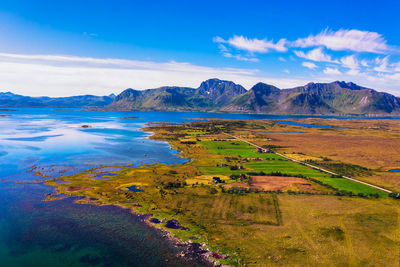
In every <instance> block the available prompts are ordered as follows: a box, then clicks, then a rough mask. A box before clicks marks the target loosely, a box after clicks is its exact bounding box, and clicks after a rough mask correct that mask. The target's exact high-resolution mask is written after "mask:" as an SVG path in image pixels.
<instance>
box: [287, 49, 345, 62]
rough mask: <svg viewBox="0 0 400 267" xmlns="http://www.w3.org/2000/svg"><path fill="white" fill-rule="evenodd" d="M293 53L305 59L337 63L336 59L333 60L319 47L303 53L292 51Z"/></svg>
mask: <svg viewBox="0 0 400 267" xmlns="http://www.w3.org/2000/svg"><path fill="white" fill-rule="evenodd" d="M294 53H295V54H296V56H298V57H301V58H304V59H307V60H312V61H317V62H330V63H338V61H337V60H333V59H332V57H331V56H330V55H328V54H325V53H324V52H323V50H322V48H321V47H319V48H315V49H313V50H311V51H309V52H308V53H304V51H294Z"/></svg>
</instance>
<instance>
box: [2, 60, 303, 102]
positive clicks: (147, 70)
mask: <svg viewBox="0 0 400 267" xmlns="http://www.w3.org/2000/svg"><path fill="white" fill-rule="evenodd" d="M213 77H218V78H220V79H225V80H231V81H234V82H236V83H239V84H242V85H243V86H244V87H246V88H250V87H252V86H253V85H254V84H256V83H258V82H265V83H269V84H274V85H276V86H278V87H281V88H289V87H295V86H299V85H304V84H306V83H307V82H309V81H308V80H307V79H301V78H300V79H295V78H290V79H289V78H271V77H268V76H264V75H262V74H261V73H260V72H259V71H258V70H257V69H239V68H214V67H207V66H199V65H194V64H190V63H182V62H174V61H171V62H152V61H137V60H125V59H113V58H109V59H102V58H90V57H76V56H59V55H20V54H5V53H0V91H12V92H14V93H18V94H25V95H31V96H40V95H48V96H70V95H79V94H96V95H108V94H110V93H119V92H121V91H122V90H123V89H125V88H129V87H130V88H134V89H138V90H141V89H147V88H156V87H160V86H165V85H171V86H172V85H178V86H190V87H197V86H199V84H200V83H201V82H202V81H204V80H206V79H209V78H213Z"/></svg>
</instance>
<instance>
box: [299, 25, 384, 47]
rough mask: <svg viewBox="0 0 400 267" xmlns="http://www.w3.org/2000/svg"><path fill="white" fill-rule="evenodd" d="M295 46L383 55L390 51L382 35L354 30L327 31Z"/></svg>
mask: <svg viewBox="0 0 400 267" xmlns="http://www.w3.org/2000/svg"><path fill="white" fill-rule="evenodd" d="M293 45H294V46H296V47H302V48H306V47H315V46H324V47H326V48H328V49H331V50H336V51H340V50H342V51H343V50H351V51H356V52H372V53H383V52H385V51H388V50H389V49H390V47H389V46H388V45H387V42H386V40H385V39H384V38H383V36H382V35H381V34H379V33H377V32H369V31H360V30H354V29H353V30H344V29H341V30H338V31H331V30H329V29H326V30H324V31H322V32H321V33H319V34H317V35H309V36H308V37H306V38H300V39H297V40H296V41H295V42H293Z"/></svg>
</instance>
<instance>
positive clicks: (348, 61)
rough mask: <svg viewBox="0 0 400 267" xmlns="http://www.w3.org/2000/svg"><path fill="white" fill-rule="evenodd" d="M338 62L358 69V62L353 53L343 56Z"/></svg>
mask: <svg viewBox="0 0 400 267" xmlns="http://www.w3.org/2000/svg"><path fill="white" fill-rule="evenodd" d="M340 63H342V65H343V66H344V67H346V68H349V69H358V68H359V67H360V63H359V62H358V60H357V58H356V56H355V55H351V56H345V57H342V58H341V59H340Z"/></svg>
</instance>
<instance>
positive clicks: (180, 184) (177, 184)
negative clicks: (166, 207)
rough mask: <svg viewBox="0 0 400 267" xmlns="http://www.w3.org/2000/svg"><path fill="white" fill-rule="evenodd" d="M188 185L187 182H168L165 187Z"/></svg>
mask: <svg viewBox="0 0 400 267" xmlns="http://www.w3.org/2000/svg"><path fill="white" fill-rule="evenodd" d="M186 185H187V183H186V182H168V183H166V184H164V186H163V188H164V189H173V188H182V187H185V186H186Z"/></svg>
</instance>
